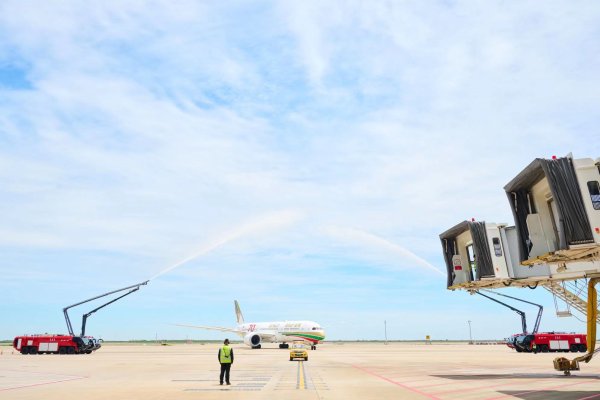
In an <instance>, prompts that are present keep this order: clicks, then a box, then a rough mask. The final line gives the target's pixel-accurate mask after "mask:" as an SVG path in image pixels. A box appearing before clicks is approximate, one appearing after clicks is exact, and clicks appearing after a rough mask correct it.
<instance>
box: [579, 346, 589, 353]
mask: <svg viewBox="0 0 600 400" xmlns="http://www.w3.org/2000/svg"><path fill="white" fill-rule="evenodd" d="M586 351H587V346H586V345H585V344H580V345H579V352H580V353H585V352H586Z"/></svg>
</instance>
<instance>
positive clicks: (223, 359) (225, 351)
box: [219, 346, 231, 364]
mask: <svg viewBox="0 0 600 400" xmlns="http://www.w3.org/2000/svg"><path fill="white" fill-rule="evenodd" d="M219 362H220V363H221V364H231V347H229V346H223V347H221V353H220V357H219Z"/></svg>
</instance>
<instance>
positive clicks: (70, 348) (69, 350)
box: [67, 346, 75, 354]
mask: <svg viewBox="0 0 600 400" xmlns="http://www.w3.org/2000/svg"><path fill="white" fill-rule="evenodd" d="M67 354H75V348H74V347H72V346H69V347H67Z"/></svg>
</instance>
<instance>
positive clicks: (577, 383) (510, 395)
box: [486, 381, 589, 400]
mask: <svg viewBox="0 0 600 400" xmlns="http://www.w3.org/2000/svg"><path fill="white" fill-rule="evenodd" d="M584 383H589V382H585V381H584V382H575V383H567V384H565V385H556V386H548V387H545V388H542V389H537V390H528V391H526V392H520V393H513V394H506V395H503V396H498V397H489V398H487V399H486V400H496V399H504V398H507V397H515V396H521V395H523V394H529V393H537V392H543V391H544V390H551V389H558V388H563V387H567V386H576V385H583V384H584Z"/></svg>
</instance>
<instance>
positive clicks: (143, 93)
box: [0, 1, 600, 339]
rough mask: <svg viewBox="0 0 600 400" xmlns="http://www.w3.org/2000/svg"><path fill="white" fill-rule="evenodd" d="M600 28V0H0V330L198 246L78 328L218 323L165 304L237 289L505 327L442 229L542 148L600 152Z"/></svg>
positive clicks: (331, 322)
mask: <svg viewBox="0 0 600 400" xmlns="http://www.w3.org/2000/svg"><path fill="white" fill-rule="evenodd" d="M599 39H600V5H598V3H597V2H593V1H588V2H585V1H584V2H580V3H578V4H577V5H573V4H572V3H571V2H568V1H549V2H545V3H544V6H543V7H542V6H541V5H540V3H539V2H528V1H524V2H518V3H507V2H502V1H496V2H494V1H485V2H483V1H482V2H476V1H473V2H453V1H450V2H449V1H439V2H435V1H420V2H397V1H389V2H387V1H374V2H359V1H343V2H342V1H303V2H292V1H289V2H262V1H232V2H226V4H221V5H218V4H217V3H215V2H194V1H177V2H161V1H154V2H151V3H141V2H119V1H104V2H100V3H98V4H96V3H94V4H90V3H89V2H75V1H65V2H60V3H52V4H51V3H48V2H42V1H4V2H2V4H1V5H0V217H1V219H0V221H1V223H0V254H2V257H1V259H0V298H1V299H2V301H1V302H0V315H1V316H2V318H1V322H0V338H3V339H4V338H11V337H12V336H14V335H17V334H22V333H26V332H29V333H33V332H45V331H48V332H64V331H65V326H64V321H63V319H62V313H61V309H62V307H64V306H66V305H68V304H72V303H75V302H77V301H79V300H82V299H85V298H88V297H92V296H94V295H96V294H100V293H103V292H105V291H108V290H112V289H116V288H119V287H122V286H127V285H130V284H133V283H136V282H140V281H143V280H146V279H148V278H150V277H152V276H154V275H155V274H157V273H159V272H160V271H162V270H164V269H165V268H167V267H169V266H170V265H173V264H175V263H177V262H179V261H180V260H183V259H185V258H187V257H189V256H191V255H194V254H197V253H201V255H200V256H199V257H197V258H195V259H193V260H191V261H189V262H188V263H186V264H184V265H182V266H180V267H178V268H176V269H174V270H172V271H170V272H169V273H166V274H164V275H162V276H160V277H158V278H156V279H155V280H153V281H152V282H151V283H150V284H149V285H148V286H147V287H143V288H142V289H141V290H140V291H139V292H138V293H135V294H133V295H131V296H130V297H128V298H126V299H124V300H122V301H120V302H119V303H115V304H114V305H112V306H110V308H107V309H105V310H102V311H100V312H98V314H96V315H94V316H93V317H91V318H90V321H89V328H88V332H89V333H90V334H93V335H96V336H101V337H104V338H107V339H130V338H154V337H155V336H156V335H158V336H160V337H168V338H186V337H190V338H197V339H200V338H214V339H220V338H222V334H219V333H209V332H202V331H191V330H187V329H182V328H178V327H174V326H172V325H170V324H173V323H189V324H205V325H222V326H230V325H232V324H233V323H234V314H233V299H238V300H239V301H240V303H241V306H242V310H243V311H244V313H245V314H246V318H247V319H249V320H276V319H312V320H316V321H318V322H319V323H321V324H322V325H323V326H324V327H325V328H326V330H327V332H328V337H329V338H331V339H381V338H382V337H383V321H384V320H387V324H388V336H389V337H390V338H394V339H415V338H423V337H424V336H425V335H427V334H429V335H432V337H433V338H436V339H445V338H450V339H465V338H467V337H468V326H467V322H466V321H467V320H472V321H473V333H474V335H475V336H477V337H486V338H501V337H505V336H508V335H510V334H511V333H514V332H517V331H518V329H519V320H518V317H517V316H516V315H515V314H514V313H512V312H510V311H508V310H505V309H502V308H500V307H499V306H497V305H495V304H492V303H491V302H484V301H483V299H476V298H473V297H472V296H470V295H468V294H466V293H460V292H449V291H447V290H445V277H444V276H443V274H441V273H438V272H436V271H435V270H434V269H432V268H431V266H433V267H435V268H438V269H439V270H443V268H444V266H443V260H442V254H441V251H440V244H439V239H438V235H439V233H440V232H442V231H444V230H446V229H447V228H448V227H450V226H453V225H454V224H455V223H457V222H459V221H461V220H463V219H469V218H471V217H475V218H477V219H479V220H488V221H493V222H512V216H511V214H510V210H509V208H508V204H507V201H506V196H505V195H504V192H503V190H502V187H503V186H504V184H506V183H507V182H508V181H509V180H510V179H511V178H512V177H513V176H515V175H516V174H517V173H518V172H519V171H520V170H521V169H522V168H523V167H524V166H526V165H527V164H528V163H529V162H530V161H531V160H532V159H533V158H536V157H550V156H551V155H554V154H557V155H563V154H566V153H569V152H573V153H574V155H575V156H576V157H598V156H599V155H600V145H599V142H598V140H597V138H598V133H597V127H598V126H599V123H600V117H599V116H600V114H599V111H600V79H599V76H598V71H600V40H599ZM506 293H508V294H513V295H517V296H522V297H525V298H528V299H532V300H533V301H539V302H541V303H543V304H544V305H545V306H546V310H547V311H546V314H545V317H544V320H543V324H542V329H547V330H553V329H556V330H578V331H582V330H584V324H582V323H581V322H579V321H577V320H576V319H573V318H571V319H557V318H556V317H554V315H553V310H554V305H553V301H552V297H551V296H550V294H547V293H545V292H542V291H541V290H536V291H530V290H528V289H527V290H520V291H519V290H514V289H513V290H512V291H507V292H506ZM91 308H93V305H90V306H89V307H87V306H83V307H81V308H78V309H75V310H74V311H73V312H72V315H73V319H74V321H76V325H77V326H78V325H79V320H80V315H81V313H83V312H85V311H88V310H89V309H91ZM526 310H527V309H526ZM529 311H530V316H531V317H533V313H534V310H529Z"/></svg>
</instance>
